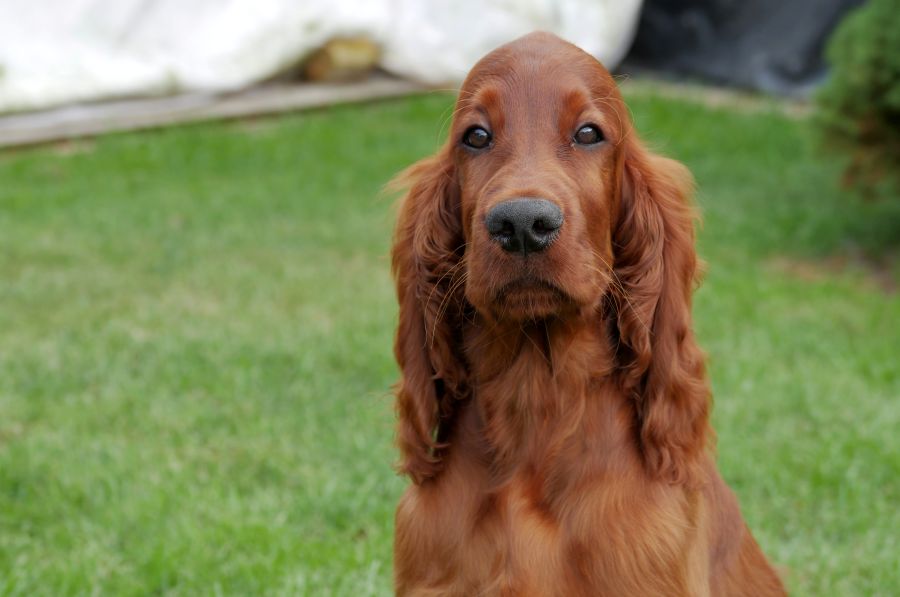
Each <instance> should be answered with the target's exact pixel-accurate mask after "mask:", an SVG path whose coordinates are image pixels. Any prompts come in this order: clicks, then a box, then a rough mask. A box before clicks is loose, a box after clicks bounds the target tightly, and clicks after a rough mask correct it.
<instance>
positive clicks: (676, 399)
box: [393, 33, 706, 480]
mask: <svg viewBox="0 0 900 597" xmlns="http://www.w3.org/2000/svg"><path fill="white" fill-rule="evenodd" d="M401 181H402V182H403V183H404V184H405V185H406V186H408V188H409V192H408V193H407V195H406V197H405V199H404V201H403V203H402V207H401V212H400V218H399V224H398V228H397V232H396V236H395V241H394V247H393V267H394V272H395V276H396V279H397V288H398V298H399V301H400V325H399V330H398V336H397V344H396V355H397V359H398V361H399V363H400V365H401V368H402V369H403V380H402V382H401V385H400V389H399V393H398V396H399V397H398V409H399V417H400V430H399V442H400V446H401V450H402V451H403V453H404V462H403V463H402V465H401V466H402V469H403V470H404V471H405V472H407V473H409V474H410V475H411V476H412V477H413V478H414V479H416V480H422V479H425V478H428V477H430V476H433V474H434V473H435V472H436V471H437V470H438V468H439V453H438V452H439V441H438V440H439V437H438V436H439V433H438V432H437V431H436V429H437V427H438V426H439V425H438V422H439V420H440V419H441V418H442V417H449V416H451V415H452V412H453V410H454V401H456V400H459V399H463V398H465V397H466V396H467V395H468V387H469V383H470V382H471V380H470V379H469V372H468V367H467V366H466V363H465V360H464V358H463V357H462V355H461V354H460V350H459V341H460V335H461V330H462V328H463V326H465V325H468V324H467V321H468V319H467V317H468V315H467V313H471V312H472V311H474V312H476V313H477V314H478V315H479V316H480V318H481V320H483V321H493V322H512V323H518V324H522V323H526V322H529V321H538V320H544V319H547V318H558V319H569V320H572V321H577V320H579V319H583V320H587V319H589V318H590V317H589V316H590V315H591V314H597V313H602V314H603V315H604V317H605V320H606V321H607V322H608V324H609V328H610V329H611V330H613V332H612V335H613V336H614V338H611V339H610V340H611V342H612V343H613V344H614V346H615V347H616V351H617V352H616V356H617V359H618V366H619V377H620V382H621V384H622V387H623V389H624V390H625V391H627V392H629V393H631V394H633V395H634V397H635V398H636V403H637V412H638V413H639V414H640V417H641V419H642V439H643V440H644V443H645V444H646V446H647V449H646V450H645V454H646V455H647V460H648V464H649V466H650V467H651V468H652V469H654V470H656V471H658V472H660V473H665V474H668V475H669V476H671V477H674V478H678V477H680V476H681V474H682V472H681V471H680V470H679V468H680V467H679V461H680V460H682V459H683V458H682V457H683V454H682V453H684V452H686V451H687V450H689V449H691V450H693V448H692V447H690V448H689V446H688V444H690V443H691V441H690V440H691V437H689V436H693V435H696V433H697V431H698V429H699V428H698V427H697V426H698V425H701V423H700V422H699V420H700V419H702V425H705V414H706V406H705V404H706V393H705V384H704V383H703V379H702V378H703V371H702V369H703V364H702V358H701V357H700V354H699V351H697V350H696V347H695V346H694V344H693V339H692V334H691V329H690V294H691V290H692V283H693V279H694V275H695V270H696V257H695V253H694V248H693V224H692V214H691V208H690V205H689V202H688V200H687V198H688V195H689V193H690V189H691V185H692V182H691V177H690V175H689V173H688V172H687V170H686V169H685V168H684V167H683V166H681V165H680V164H678V163H677V162H674V161H671V160H668V159H666V158H662V157H659V156H655V155H653V154H651V153H649V152H648V151H647V150H645V149H644V147H643V146H642V145H641V143H640V141H639V140H638V138H637V136H636V134H635V133H634V131H633V129H632V126H631V121H630V117H629V112H628V109H627V107H626V106H625V104H624V102H623V100H622V97H621V95H620V93H619V91H618V88H617V86H616V84H615V81H614V80H613V79H612V77H611V76H610V74H609V73H608V72H607V71H606V69H605V68H604V67H603V66H602V65H601V64H600V63H599V62H598V61H597V60H595V59H594V58H593V57H591V56H590V55H588V54H586V53H585V52H583V51H582V50H580V49H578V48H577V47H575V46H573V45H572V44H569V43H567V42H564V41H562V40H560V39H559V38H557V37H556V36H553V35H551V34H547V33H534V34H531V35H528V36H525V37H523V38H521V39H518V40H516V41H514V42H512V43H510V44H507V45H505V46H502V47H500V48H498V49H497V50H495V51H493V52H491V53H490V54H488V55H487V56H486V57H484V58H483V59H482V60H481V61H480V62H478V64H476V65H475V67H474V68H473V69H472V71H471V72H470V73H469V75H468V77H467V78H466V80H465V82H464V83H463V86H462V89H461V91H460V94H459V99H458V101H457V104H456V108H455V112H454V116H453V123H452V125H451V128H450V134H449V139H448V141H447V143H446V144H445V145H444V146H443V147H442V148H441V149H440V150H439V151H438V152H437V154H435V155H434V156H432V157H430V158H427V159H425V160H423V161H421V162H419V163H418V164H416V165H414V166H412V167H411V168H410V169H409V170H407V171H406V172H405V173H404V174H403V175H401ZM594 319H595V318H594ZM697 380H699V381H697ZM694 385H696V386H697V387H693V386H694ZM701 386H702V388H701ZM701 393H702V397H697V396H699V394H701ZM665 394H669V396H666V395H665ZM688 395H690V396H689V397H687V398H682V396H688ZM654 407H655V408H654Z"/></svg>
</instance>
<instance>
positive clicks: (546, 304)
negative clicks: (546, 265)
mask: <svg viewBox="0 0 900 597" xmlns="http://www.w3.org/2000/svg"><path fill="white" fill-rule="evenodd" d="M493 303H494V305H495V306H496V308H497V310H498V312H499V314H500V315H501V316H504V317H508V318H511V319H516V320H528V319H543V318H545V317H548V316H551V315H558V314H560V313H561V312H563V311H566V310H568V309H571V308H572V307H574V301H573V299H572V298H571V297H570V296H569V295H568V294H567V293H566V292H564V291H563V290H562V289H561V288H560V287H559V286H556V285H555V284H552V283H550V282H547V281H546V280H539V279H533V278H521V279H518V280H514V281H512V282H509V283H508V284H505V285H504V286H502V287H501V288H500V290H499V291H498V292H497V293H496V294H495V296H494V301H493Z"/></svg>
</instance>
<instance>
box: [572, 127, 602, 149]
mask: <svg viewBox="0 0 900 597" xmlns="http://www.w3.org/2000/svg"><path fill="white" fill-rule="evenodd" d="M601 141H603V133H601V132H600V129H599V128H597V127H596V126H594V125H593V124H586V125H584V126H582V127H581V128H580V129H578V132H577V133H575V142H576V143H578V144H579V145H595V144H597V143H600V142H601Z"/></svg>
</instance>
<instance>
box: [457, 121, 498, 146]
mask: <svg viewBox="0 0 900 597" xmlns="http://www.w3.org/2000/svg"><path fill="white" fill-rule="evenodd" d="M462 142H463V144H464V145H466V146H468V147H471V148H472V149H484V148H485V147H487V146H488V145H490V144H491V134H490V133H489V132H487V131H486V130H485V129H483V128H481V127H480V126H471V127H469V128H468V129H466V132H465V133H464V134H463V138H462Z"/></svg>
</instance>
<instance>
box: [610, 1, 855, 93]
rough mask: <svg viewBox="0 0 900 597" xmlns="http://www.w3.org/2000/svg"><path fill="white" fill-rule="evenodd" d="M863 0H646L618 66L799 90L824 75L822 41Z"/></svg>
mask: <svg viewBox="0 0 900 597" xmlns="http://www.w3.org/2000/svg"><path fill="white" fill-rule="evenodd" d="M862 3H863V2H862V0H686V1H678V0H645V2H644V8H643V11H642V13H641V19H640V23H639V25H638V31H637V36H636V38H635V41H634V45H633V46H632V48H631V51H630V52H629V54H628V57H627V58H626V60H625V63H624V64H623V65H622V66H621V67H619V69H618V71H619V72H624V73H628V72H640V71H646V70H650V71H654V72H657V73H661V74H664V75H665V74H669V75H672V76H677V77H680V78H682V77H689V78H695V79H698V80H704V81H709V82H713V83H716V84H719V85H726V86H731V87H742V88H746V89H756V90H760V91H766V92H769V93H777V94H780V95H791V96H803V95H807V94H808V93H809V91H810V90H811V89H812V88H814V87H815V86H816V85H817V84H818V83H820V82H821V80H822V79H823V77H824V75H825V72H826V66H825V62H824V56H823V53H824V48H825V45H826V43H827V41H828V39H829V37H830V35H831V33H832V32H833V30H834V28H835V26H836V25H837V24H838V23H839V22H840V20H841V19H842V18H843V17H844V16H846V14H847V12H848V11H850V10H851V9H853V8H855V7H857V6H859V5H861V4H862Z"/></svg>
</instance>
